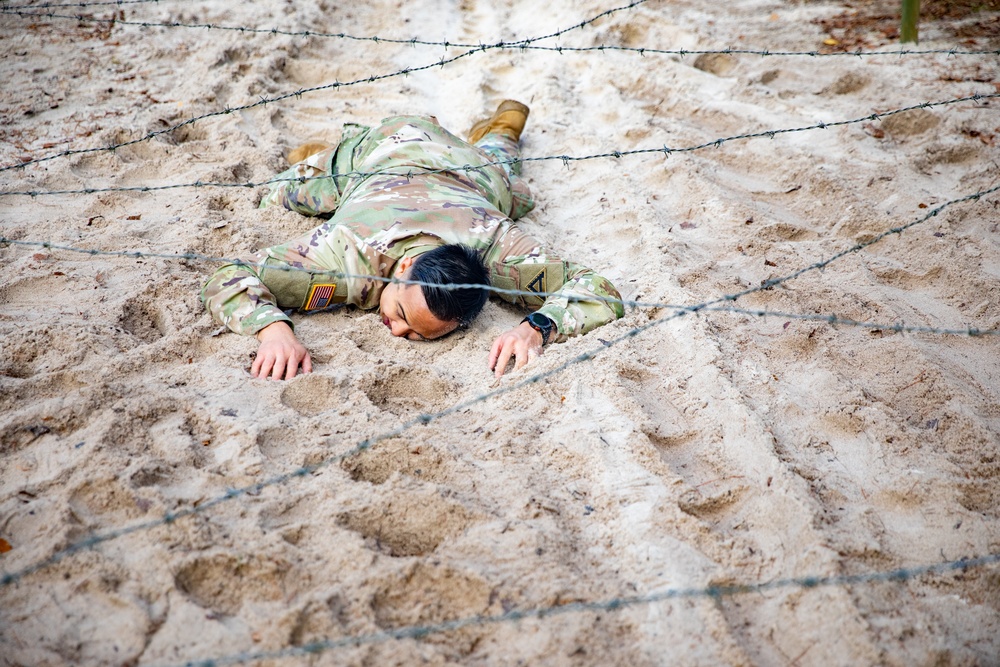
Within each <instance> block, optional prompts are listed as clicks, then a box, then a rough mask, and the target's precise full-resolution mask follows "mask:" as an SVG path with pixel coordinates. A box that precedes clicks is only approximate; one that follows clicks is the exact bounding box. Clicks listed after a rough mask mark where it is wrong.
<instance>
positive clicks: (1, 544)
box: [0, 537, 14, 554]
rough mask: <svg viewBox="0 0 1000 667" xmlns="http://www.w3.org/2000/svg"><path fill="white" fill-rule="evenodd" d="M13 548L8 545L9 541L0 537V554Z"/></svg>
mask: <svg viewBox="0 0 1000 667" xmlns="http://www.w3.org/2000/svg"><path fill="white" fill-rule="evenodd" d="M13 548H14V547H12V546H10V542H8V541H7V540H5V539H3V538H2V537H0V554H5V553H7V552H8V551H10V550H11V549H13Z"/></svg>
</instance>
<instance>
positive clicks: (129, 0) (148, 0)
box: [0, 0, 193, 14]
mask: <svg viewBox="0 0 1000 667" xmlns="http://www.w3.org/2000/svg"><path fill="white" fill-rule="evenodd" d="M170 2H193V0H101V1H100V2H63V3H56V2H46V3H41V4H37V5H32V4H22V5H12V4H10V0H2V1H0V12H3V13H9V14H13V13H14V12H11V11H8V10H11V9H15V10H17V9H52V8H56V9H59V8H66V7H79V8H81V9H82V8H84V7H104V6H109V5H113V6H115V7H121V6H124V5H147V4H161V3H162V4H168V3H170Z"/></svg>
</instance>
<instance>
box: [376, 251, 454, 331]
mask: <svg viewBox="0 0 1000 667" xmlns="http://www.w3.org/2000/svg"><path fill="white" fill-rule="evenodd" d="M412 263H413V262H412V260H410V259H409V258H404V259H402V260H401V261H400V262H399V265H398V267H397V269H396V274H395V275H396V277H397V278H403V279H406V278H407V277H408V276H409V268H410V265H411V264H412ZM379 311H380V313H381V315H382V324H384V325H385V326H387V327H389V330H390V331H391V332H392V335H393V336H402V337H404V338H408V339H409V340H433V339H435V338H440V337H441V336H444V335H445V334H449V333H451V332H452V331H454V330H455V329H456V328H457V327H458V322H445V321H443V320H439V319H438V318H436V317H435V316H434V314H433V313H431V311H430V309H429V308H428V307H427V300H426V299H425V298H424V292H423V290H422V289H421V288H420V286H419V285H402V284H400V283H389V284H388V285H386V287H385V289H384V290H382V297H381V298H380V299H379Z"/></svg>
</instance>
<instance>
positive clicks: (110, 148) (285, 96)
mask: <svg viewBox="0 0 1000 667" xmlns="http://www.w3.org/2000/svg"><path fill="white" fill-rule="evenodd" d="M645 2H648V0H633V2H631V3H629V4H627V5H624V6H622V7H616V8H613V9H608V10H606V11H603V12H601V13H600V14H597V15H596V16H594V17H592V18H589V19H586V20H584V21H581V22H580V23H577V24H575V25H573V26H570V27H569V28H563V29H561V30H557V31H556V32H553V33H550V34H547V35H542V36H540V37H529V38H527V39H524V40H521V41H520V42H517V43H518V44H531V43H533V42H537V41H541V40H545V39H551V38H553V37H557V36H559V35H562V34H565V33H567V32H569V31H571V30H577V29H580V28H583V27H585V26H587V25H590V24H591V23H593V22H594V21H597V20H598V19H600V18H603V17H605V16H609V15H611V14H613V13H615V12H620V11H624V10H628V9H632V8H633V7H636V6H638V5H641V4H643V3H645ZM493 48H496V46H491V45H488V44H480V45H478V46H476V47H474V48H470V49H469V50H467V51H465V52H463V53H460V54H458V55H457V56H453V57H451V58H441V59H440V60H438V61H435V62H433V63H429V64H427V65H421V66H417V67H406V68H404V69H402V70H399V71H396V72H391V73H389V74H377V75H372V76H369V77H363V78H360V79H355V80H353V81H348V82H339V81H336V82H334V83H329V84H324V85H321V86H314V87H311V88H301V89H299V90H297V91H294V92H291V93H284V94H282V95H277V96H275V97H264V98H262V99H260V100H259V101H257V102H253V103H249V104H244V105H242V106H237V107H227V108H225V109H223V110H221V111H213V112H210V113H207V114H203V115H201V116H195V117H193V118H189V119H188V120H185V121H182V122H180V123H178V124H176V125H174V126H172V127H167V128H164V129H162V130H155V131H153V132H149V133H147V134H146V135H145V136H143V137H140V138H138V139H133V140H131V141H125V142H122V143H119V144H113V145H108V146H100V147H95V148H83V149H75V150H68V151H63V152H61V153H56V154H53V155H49V156H46V157H41V158H36V159H33V160H28V161H25V162H21V163H18V164H13V165H7V166H3V167H0V172H5V171H8V170H10V169H19V168H22V167H26V166H28V165H32V164H38V163H40V162H47V161H49V160H55V159H57V158H61V157H68V156H70V155H81V154H85V153H96V152H103V151H114V150H117V149H119V148H124V147H125V146H132V145H134V144H138V143H140V142H143V141H148V140H150V139H153V138H154V137H157V136H160V135H163V134H169V133H171V132H173V131H175V130H178V129H180V128H182V127H185V126H186V125H191V124H193V123H196V122H198V121H200V120H205V119H207V118H214V117H217V116H224V115H227V114H231V113H233V112H239V111H247V110H249V109H254V108H256V107H259V106H264V105H266V104H271V103H274V102H280V101H282V100H286V99H290V98H292V97H300V96H302V95H304V94H306V93H313V92H317V91H320V90H330V89H339V88H345V87H347V86H354V85H360V84H363V83H375V82H376V81H382V80H384V79H390V78H394V77H398V76H407V75H409V74H412V73H414V72H421V71H424V70H428V69H431V68H433V67H444V66H445V65H448V64H451V63H453V62H455V61H457V60H461V59H462V58H465V57H468V56H471V55H473V54H476V53H483V52H486V51H488V50H490V49H493Z"/></svg>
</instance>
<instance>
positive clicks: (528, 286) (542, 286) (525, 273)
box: [518, 264, 549, 294]
mask: <svg viewBox="0 0 1000 667" xmlns="http://www.w3.org/2000/svg"><path fill="white" fill-rule="evenodd" d="M535 268H536V267H534V266H532V265H530V264H527V265H525V264H522V265H521V266H519V267H518V270H519V271H520V272H521V280H522V281H523V283H524V289H525V290H527V291H528V292H534V293H535V294H544V293H545V292H548V291H549V290H548V289H547V284H548V283H547V281H546V279H545V278H546V271H545V265H544V264H539V265H538V267H537V269H536V270H537V273H535V274H534V275H531V273H532V269H535Z"/></svg>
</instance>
